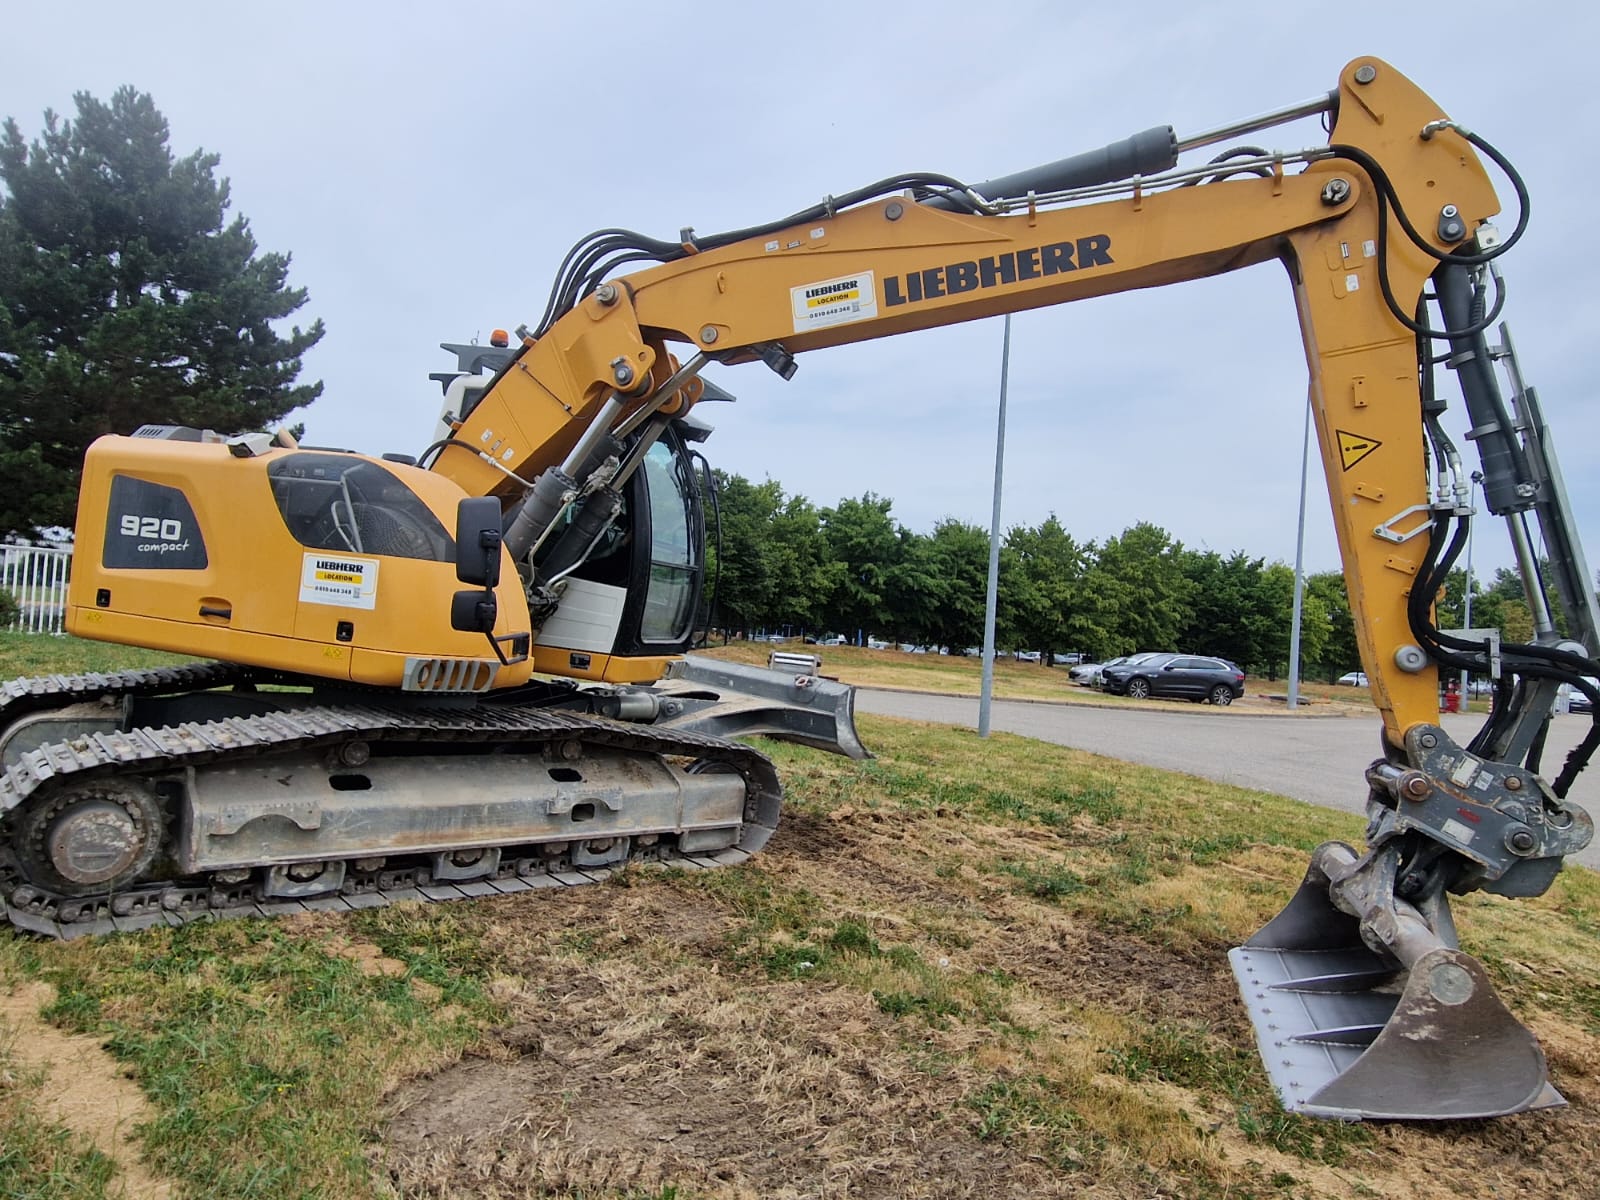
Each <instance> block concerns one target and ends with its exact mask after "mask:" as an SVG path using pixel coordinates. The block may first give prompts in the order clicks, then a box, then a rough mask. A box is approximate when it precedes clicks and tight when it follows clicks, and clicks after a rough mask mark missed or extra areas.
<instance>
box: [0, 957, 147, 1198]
mask: <svg viewBox="0 0 1600 1200" xmlns="http://www.w3.org/2000/svg"><path fill="white" fill-rule="evenodd" d="M54 1000H55V989H54V988H52V987H50V986H49V985H48V984H43V983H30V984H26V985H24V986H23V987H20V988H18V989H17V990H16V991H15V992H11V993H9V994H6V993H0V1046H4V1047H5V1048H6V1049H7V1050H8V1051H9V1053H10V1056H11V1059H12V1061H13V1062H14V1063H15V1064H16V1066H17V1067H19V1068H20V1069H21V1070H22V1071H26V1072H33V1071H39V1072H42V1073H43V1075H44V1086H43V1087H42V1088H41V1089H40V1090H39V1093H38V1094H39V1096H40V1097H41V1101H42V1102H41V1104H40V1108H41V1110H42V1113H43V1115H44V1116H45V1117H46V1118H48V1119H50V1120H52V1121H55V1122H57V1123H59V1124H61V1125H63V1126H65V1127H66V1128H67V1129H69V1130H71V1131H72V1133H73V1134H74V1135H75V1136H76V1137H77V1138H78V1139H80V1141H81V1143H82V1144H84V1145H91V1146H93V1147H95V1149H97V1150H99V1151H100V1153H102V1154H104V1155H105V1156H106V1157H107V1158H109V1159H110V1160H111V1161H112V1162H113V1163H115V1164H116V1167H117V1176H116V1179H115V1180H114V1181H113V1183H112V1185H111V1188H110V1190H109V1191H108V1193H107V1194H108V1195H109V1196H112V1197H120V1198H121V1200H170V1197H171V1196H172V1195H173V1193H172V1190H171V1188H170V1187H169V1186H168V1184H166V1183H165V1182H163V1181H162V1180H160V1179H158V1178H156V1177H155V1176H153V1175H152V1174H150V1172H149V1171H147V1170H146V1169H145V1167H144V1165H143V1164H142V1163H141V1162H140V1161H139V1156H138V1149H137V1146H136V1145H135V1144H134V1143H133V1142H132V1141H131V1140H130V1136H129V1135H130V1134H131V1133H132V1131H133V1128H134V1126H135V1125H137V1124H139V1122H141V1121H145V1120H148V1119H149V1117H150V1106H149V1104H148V1103H146V1101H145V1098H144V1093H143V1092H141V1091H140V1090H139V1087H138V1085H137V1084H135V1083H134V1082H133V1081H132V1080H130V1079H129V1078H128V1077H127V1075H126V1073H125V1072H124V1070H123V1068H122V1066H121V1064H119V1063H118V1062H117V1060H116V1059H115V1058H113V1057H112V1056H111V1055H110V1054H109V1053H107V1052H106V1051H105V1049H103V1048H102V1047H101V1045H100V1042H99V1040H98V1039H96V1038H93V1037H87V1036H82V1035H75V1034H69V1033H63V1032H62V1031H61V1030H59V1029H57V1028H56V1027H55V1026H53V1025H51V1024H49V1023H48V1022H46V1021H44V1020H42V1019H41V1018H40V1016H39V1010H40V1009H42V1008H44V1007H45V1006H47V1005H49V1004H51V1003H52V1002H53V1001H54Z"/></svg>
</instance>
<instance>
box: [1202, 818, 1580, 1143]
mask: <svg viewBox="0 0 1600 1200" xmlns="http://www.w3.org/2000/svg"><path fill="white" fill-rule="evenodd" d="M1367 861H1368V860H1365V859H1363V860H1361V862H1360V863H1357V862H1355V861H1353V852H1351V851H1350V849H1349V848H1348V847H1346V846H1342V845H1337V844H1329V845H1328V846H1325V847H1323V848H1321V849H1319V850H1318V852H1317V853H1316V855H1314V856H1313V862H1312V866H1311V869H1310V870H1309V871H1308V872H1307V874H1306V879H1305V881H1304V882H1303V883H1302V884H1301V885H1300V890H1299V891H1298V892H1296V893H1295V896H1294V899H1293V900H1291V901H1290V902H1289V904H1288V905H1287V906H1286V907H1285V908H1284V910H1283V911H1282V912H1281V913H1279V914H1278V916H1277V917H1275V918H1273V920H1272V921H1270V922H1268V924H1267V925H1266V927H1265V928H1263V929H1262V930H1261V932H1260V933H1258V934H1256V936H1255V937H1253V938H1251V939H1250V940H1249V941H1248V942H1247V943H1245V944H1244V945H1243V946H1240V947H1238V948H1237V949H1235V950H1232V951H1230V952H1229V954H1228V960H1229V962H1230V963H1231V964H1232V966H1233V973H1234V978H1235V979H1236V980H1237V981H1238V984H1239V992H1240V995H1241V996H1242V997H1243V999H1244V1004H1245V1009H1246V1010H1247V1011H1248V1012H1249V1014H1250V1020H1251V1023H1252V1024H1253V1025H1254V1026H1255V1032H1256V1043H1257V1045H1258V1046H1259V1048H1260V1051H1261V1058H1262V1062H1263V1063H1264V1064H1265V1066H1266V1068H1267V1074H1268V1076H1269V1077H1270V1078H1271V1080H1272V1085H1273V1087H1274V1089H1276V1091H1277V1093H1278V1097H1279V1099H1280V1100H1281V1101H1282V1102H1283V1106H1284V1108H1285V1109H1286V1110H1288V1111H1290V1112H1296V1113H1302V1114H1305V1115H1307V1116H1315V1117H1330V1118H1334V1119H1339V1120H1361V1119H1374V1120H1402V1121H1444V1120H1467V1119H1472V1118H1477V1117H1496V1116H1504V1115H1506V1114H1509V1113H1516V1112H1525V1111H1527V1110H1529V1109H1536V1108H1549V1107H1553V1106H1556V1105H1560V1104H1564V1103H1566V1102H1565V1101H1564V1100H1563V1099H1562V1098H1561V1095H1560V1093H1558V1092H1557V1091H1556V1090H1555V1089H1554V1088H1553V1087H1551V1086H1550V1083H1549V1081H1548V1079H1547V1077H1546V1074H1545V1059H1544V1053H1543V1051H1541V1050H1540V1048H1539V1043H1538V1041H1537V1040H1536V1039H1535V1038H1534V1036H1533V1034H1532V1033H1531V1032H1530V1031H1529V1030H1528V1029H1526V1028H1525V1027H1524V1026H1523V1025H1522V1024H1520V1023H1519V1022H1518V1021H1517V1020H1516V1018H1515V1017H1513V1016H1512V1015H1511V1012H1510V1011H1509V1010H1508V1009H1507V1008H1506V1006H1505V1004H1504V1003H1503V1002H1502V1001H1501V1000H1500V998H1499V996H1497V995H1496V994H1495V991H1494V987H1493V985H1492V984H1491V983H1490V982H1489V977H1488V975H1487V974H1486V973H1485V971H1484V969H1483V965H1482V964H1481V963H1479V962H1478V961H1477V959H1475V958H1473V957H1472V956H1470V955H1468V954H1463V953H1462V952H1461V951H1460V950H1458V949H1455V948H1454V946H1453V945H1448V944H1445V943H1444V942H1443V941H1441V940H1439V939H1438V938H1437V937H1436V936H1434V935H1429V934H1428V933H1427V930H1426V929H1425V928H1423V926H1422V923H1421V917H1420V913H1419V910H1418V909H1416V908H1413V907H1412V906H1410V905H1407V904H1405V903H1404V902H1400V901H1396V900H1395V899H1394V897H1393V895H1392V892H1390V893H1389V894H1388V897H1387V900H1386V901H1380V900H1379V899H1378V898H1377V894H1378V892H1379V891H1381V890H1382V889H1374V888H1371V887H1367V888H1365V889H1363V888H1362V887H1360V886H1349V885H1350V883H1351V881H1352V880H1355V881H1356V882H1357V883H1360V882H1362V881H1361V880H1360V879H1359V878H1358V877H1359V876H1360V874H1361V872H1362V871H1363V870H1364V869H1365V868H1364V864H1366V863H1367ZM1379 865H1380V866H1381V863H1380V864H1379ZM1330 874H1331V875H1332V876H1333V877H1334V878H1333V879H1332V880H1330ZM1373 878H1377V876H1372V877H1369V878H1368V879H1367V880H1366V882H1367V883H1369V884H1370V882H1371V881H1372V879H1373ZM1330 883H1331V885H1332V889H1333V892H1332V893H1330ZM1334 894H1337V895H1339V896H1340V897H1341V898H1343V899H1345V900H1346V902H1347V903H1350V902H1351V899H1350V898H1351V897H1356V896H1361V897H1365V900H1366V903H1365V904H1364V905H1363V906H1362V910H1361V911H1362V919H1358V918H1357V917H1355V916H1353V915H1352V914H1351V913H1349V912H1346V911H1344V910H1343V909H1341V908H1339V907H1337V906H1336V904H1335V903H1334V899H1333V895H1334ZM1428 907H1429V908H1430V909H1433V910H1434V911H1435V915H1436V923H1435V924H1434V925H1433V928H1434V931H1435V934H1437V933H1438V932H1447V933H1449V934H1450V936H1451V937H1452V939H1453V928H1451V927H1450V920H1449V914H1448V908H1446V907H1444V906H1443V902H1442V898H1441V900H1440V902H1439V903H1438V904H1436V905H1429V906H1428ZM1397 918H1398V922H1399V923H1401V924H1405V925H1406V926H1408V928H1409V930H1410V932H1408V933H1407V934H1406V936H1405V937H1403V938H1396V939H1394V941H1393V942H1392V943H1391V944H1392V945H1393V946H1395V947H1397V948H1403V949H1404V950H1405V951H1406V953H1404V954H1401V953H1398V952H1397V953H1396V955H1395V956H1394V957H1393V958H1390V957H1385V956H1380V955H1379V954H1377V953H1375V952H1374V951H1373V950H1372V949H1370V948H1369V947H1368V946H1367V945H1366V944H1365V942H1364V941H1363V939H1362V936H1361V929H1362V925H1363V922H1364V921H1365V922H1366V923H1370V924H1371V925H1372V926H1374V927H1375V928H1378V929H1381V930H1387V931H1392V930H1394V929H1395V928H1396V926H1397ZM1441 926H1442V927H1443V929H1441V928H1440V927H1441ZM1418 930H1420V931H1421V933H1420V934H1419V933H1418V932H1417V931H1418ZM1385 940H1386V939H1383V938H1379V937H1374V942H1373V944H1374V945H1378V944H1382V943H1383V942H1384V941H1385ZM1402 958H1405V959H1408V960H1409V962H1410V965H1409V968H1408V967H1407V966H1406V965H1405V962H1403V961H1401V959H1402Z"/></svg>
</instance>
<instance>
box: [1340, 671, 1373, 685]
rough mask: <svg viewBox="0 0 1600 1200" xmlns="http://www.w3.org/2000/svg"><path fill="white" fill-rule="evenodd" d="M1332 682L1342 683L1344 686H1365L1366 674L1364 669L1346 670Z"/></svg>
mask: <svg viewBox="0 0 1600 1200" xmlns="http://www.w3.org/2000/svg"><path fill="white" fill-rule="evenodd" d="M1334 682H1335V683H1340V684H1343V685H1344V686H1345V687H1366V686H1367V674H1366V672H1365V671H1346V672H1345V673H1344V674H1343V675H1341V676H1339V678H1338V679H1336V680H1335V681H1334Z"/></svg>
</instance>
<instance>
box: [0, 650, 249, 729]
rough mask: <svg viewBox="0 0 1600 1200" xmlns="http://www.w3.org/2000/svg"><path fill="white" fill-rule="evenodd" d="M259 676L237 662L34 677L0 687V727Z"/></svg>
mask: <svg viewBox="0 0 1600 1200" xmlns="http://www.w3.org/2000/svg"><path fill="white" fill-rule="evenodd" d="M259 674H261V672H258V671H256V670H254V669H253V668H251V667H244V666H240V665H238V664H237V663H225V662H198V663H185V664H184V665H182V666H177V667H150V668H148V669H146V670H142V671H113V672H111V673H109V674H98V673H92V674H88V675H33V676H24V677H23V678H21V679H8V680H6V681H5V682H3V683H0V728H3V727H4V726H5V725H6V724H7V723H9V722H11V721H14V720H16V719H17V718H18V717H22V716H26V715H27V714H29V713H32V712H37V711H40V710H42V709H47V708H60V707H61V706H62V705H65V704H76V703H77V702H79V701H82V700H93V699H97V698H98V697H100V696H105V695H117V696H146V695H151V694H153V693H157V692H176V691H183V692H197V691H205V690H206V689H208V688H217V687H227V686H229V685H230V684H235V683H244V682H246V681H247V680H251V679H254V678H255V677H256V676H257V675H259Z"/></svg>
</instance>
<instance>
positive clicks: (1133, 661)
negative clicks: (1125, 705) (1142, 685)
mask: <svg viewBox="0 0 1600 1200" xmlns="http://www.w3.org/2000/svg"><path fill="white" fill-rule="evenodd" d="M1157 657H1159V652H1158V651H1154V650H1145V651H1143V652H1141V653H1139V654H1124V655H1121V656H1119V657H1117V658H1110V659H1107V660H1106V661H1105V662H1103V663H1101V664H1100V666H1099V667H1098V669H1096V670H1095V672H1094V674H1092V675H1091V676H1090V677H1089V686H1090V687H1097V688H1104V687H1105V686H1106V668H1107V667H1130V666H1137V665H1138V664H1139V663H1142V662H1144V661H1145V660H1146V659H1149V658H1157Z"/></svg>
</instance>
